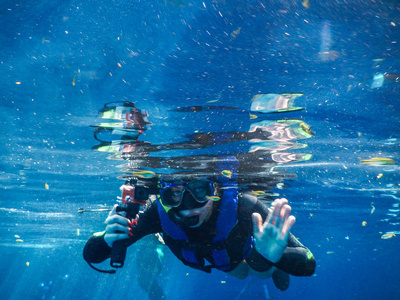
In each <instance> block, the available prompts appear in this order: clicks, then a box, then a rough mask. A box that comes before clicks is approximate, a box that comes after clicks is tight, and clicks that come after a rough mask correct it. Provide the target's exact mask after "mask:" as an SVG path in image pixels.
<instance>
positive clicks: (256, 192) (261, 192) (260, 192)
mask: <svg viewBox="0 0 400 300" xmlns="http://www.w3.org/2000/svg"><path fill="white" fill-rule="evenodd" d="M251 193H252V194H253V195H257V196H261V195H264V194H265V192H264V191H251Z"/></svg>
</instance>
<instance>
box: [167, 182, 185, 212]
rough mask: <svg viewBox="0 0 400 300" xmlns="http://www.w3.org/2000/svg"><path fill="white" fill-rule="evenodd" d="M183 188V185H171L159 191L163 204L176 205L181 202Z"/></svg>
mask: <svg viewBox="0 0 400 300" xmlns="http://www.w3.org/2000/svg"><path fill="white" fill-rule="evenodd" d="M184 192H185V188H184V186H183V185H171V186H169V187H167V188H164V189H163V190H162V191H161V199H162V202H163V204H164V205H165V206H168V207H177V206H179V205H180V204H181V202H182V198H183V193H184Z"/></svg>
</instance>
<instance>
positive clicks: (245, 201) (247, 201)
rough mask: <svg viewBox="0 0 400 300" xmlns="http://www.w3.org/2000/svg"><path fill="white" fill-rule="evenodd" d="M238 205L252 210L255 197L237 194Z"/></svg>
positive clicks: (248, 194) (255, 200)
mask: <svg viewBox="0 0 400 300" xmlns="http://www.w3.org/2000/svg"><path fill="white" fill-rule="evenodd" d="M238 199H239V205H240V206H245V207H249V208H252V207H254V206H255V205H256V204H257V201H258V200H257V197H256V196H255V195H252V194H250V193H243V192H241V193H239V195H238Z"/></svg>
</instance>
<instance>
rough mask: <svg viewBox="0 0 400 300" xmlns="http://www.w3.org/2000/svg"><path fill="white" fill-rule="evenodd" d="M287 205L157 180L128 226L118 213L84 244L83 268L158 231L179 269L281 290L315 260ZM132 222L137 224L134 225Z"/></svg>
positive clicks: (212, 186) (199, 184)
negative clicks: (269, 283) (268, 283)
mask: <svg viewBox="0 0 400 300" xmlns="http://www.w3.org/2000/svg"><path fill="white" fill-rule="evenodd" d="M290 213H291V207H290V206H289V205H288V200H287V199H284V198H281V199H276V200H275V201H274V202H273V204H272V206H271V208H270V209H268V208H267V207H266V206H265V205H264V204H263V203H262V202H261V201H259V200H257V197H256V196H254V195H251V194H249V193H239V190H238V187H237V184H235V183H234V182H232V181H224V182H222V183H221V182H215V181H211V180H208V179H198V180H182V179H170V180H160V183H159V195H157V199H155V200H153V201H152V202H151V203H150V204H149V205H148V206H147V207H146V209H145V211H144V212H143V213H141V214H140V218H138V219H137V220H135V222H132V221H130V220H128V219H127V218H125V217H123V216H121V215H119V214H118V213H117V212H116V206H114V208H113V209H112V211H111V212H110V213H109V216H108V217H107V219H106V220H105V224H106V229H105V231H103V232H102V233H97V234H94V235H93V236H91V237H90V238H89V240H88V241H87V243H86V245H85V248H84V252H83V256H84V259H85V260H86V261H87V262H88V263H89V264H91V263H100V262H102V261H104V260H106V259H108V258H110V257H111V252H112V247H113V243H114V242H115V241H118V242H121V241H123V243H125V246H126V247H127V246H130V245H132V244H133V243H135V242H136V241H138V240H140V239H141V238H143V237H144V236H146V235H149V234H154V233H162V235H163V239H164V241H165V244H166V245H167V246H168V247H169V248H170V249H171V251H172V252H173V253H174V255H175V256H176V257H177V258H178V259H180V260H181V261H182V262H183V263H184V264H185V265H188V266H190V267H192V268H195V269H198V270H202V271H205V272H208V273H210V272H211V270H212V269H213V268H215V269H218V270H221V271H223V272H227V273H228V274H230V275H232V276H235V277H237V278H240V279H244V278H246V277H247V276H248V275H251V274H253V275H257V276H259V277H261V278H268V277H271V276H272V279H273V281H274V283H275V286H276V287H277V288H278V289H280V290H282V291H283V290H286V289H287V288H288V286H289V274H290V275H294V276H311V275H312V274H313V273H314V271H315V265H316V263H315V259H314V256H313V255H312V253H311V252H310V250H308V249H307V248H306V247H305V246H303V245H302V244H301V243H300V242H299V241H298V240H297V239H296V238H295V237H294V236H293V235H292V234H291V233H290V229H291V228H292V226H293V225H294V223H295V217H294V216H292V215H291V214H290ZM136 221H137V222H136Z"/></svg>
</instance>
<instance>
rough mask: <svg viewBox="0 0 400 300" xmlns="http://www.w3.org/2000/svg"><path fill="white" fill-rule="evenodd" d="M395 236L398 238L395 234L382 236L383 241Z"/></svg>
mask: <svg viewBox="0 0 400 300" xmlns="http://www.w3.org/2000/svg"><path fill="white" fill-rule="evenodd" d="M394 236H396V235H395V234H394V233H393V232H388V233H385V234H384V235H382V236H381V239H383V240H387V239H391V238H392V237H394Z"/></svg>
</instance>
